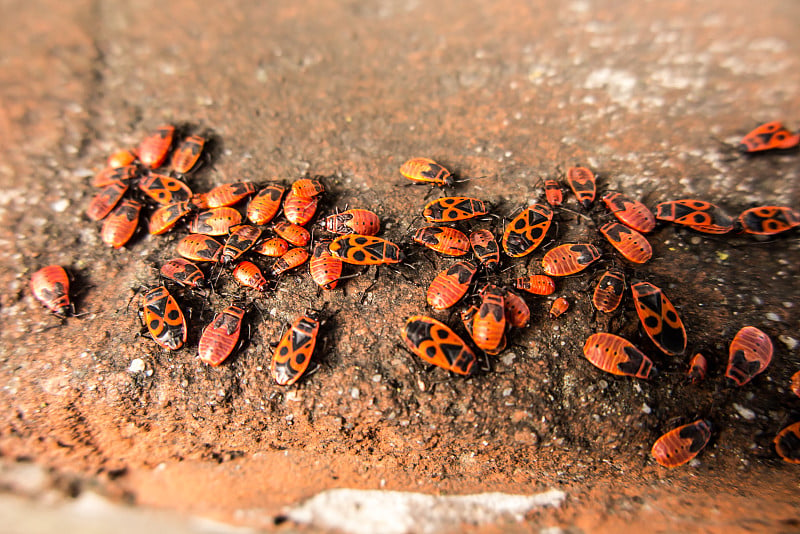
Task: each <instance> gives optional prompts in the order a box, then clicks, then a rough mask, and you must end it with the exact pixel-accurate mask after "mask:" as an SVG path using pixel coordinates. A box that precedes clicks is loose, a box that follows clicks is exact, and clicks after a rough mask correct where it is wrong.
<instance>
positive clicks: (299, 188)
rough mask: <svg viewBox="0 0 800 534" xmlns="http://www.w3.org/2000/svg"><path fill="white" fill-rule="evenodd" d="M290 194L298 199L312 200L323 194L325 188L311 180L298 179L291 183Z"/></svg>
mask: <svg viewBox="0 0 800 534" xmlns="http://www.w3.org/2000/svg"><path fill="white" fill-rule="evenodd" d="M291 192H292V193H294V194H295V195H297V196H298V197H303V198H313V197H315V196H317V195H321V194H322V193H324V192H325V186H324V185H323V183H322V182H320V181H319V180H315V179H313V178H300V179H299V180H295V181H294V182H293V183H292V191H291Z"/></svg>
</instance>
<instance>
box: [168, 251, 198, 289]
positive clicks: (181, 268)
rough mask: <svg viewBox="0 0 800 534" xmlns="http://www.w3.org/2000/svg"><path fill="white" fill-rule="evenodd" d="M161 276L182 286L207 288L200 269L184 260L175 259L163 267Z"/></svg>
mask: <svg viewBox="0 0 800 534" xmlns="http://www.w3.org/2000/svg"><path fill="white" fill-rule="evenodd" d="M161 275H162V276H164V277H166V278H169V279H170V280H172V281H174V282H177V283H178V284H180V285H182V286H184V285H185V286H189V287H205V286H206V280H205V276H204V275H203V271H201V270H200V267H198V266H197V265H195V264H194V263H192V262H190V261H189V260H185V259H183V258H173V259H171V260H168V261H167V262H165V263H164V265H162V266H161Z"/></svg>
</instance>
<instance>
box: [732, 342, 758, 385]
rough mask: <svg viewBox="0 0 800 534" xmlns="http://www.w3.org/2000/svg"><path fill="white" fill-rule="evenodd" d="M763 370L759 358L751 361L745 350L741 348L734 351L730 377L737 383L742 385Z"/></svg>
mask: <svg viewBox="0 0 800 534" xmlns="http://www.w3.org/2000/svg"><path fill="white" fill-rule="evenodd" d="M759 370H761V362H760V361H759V360H753V361H750V360H748V359H747V358H745V352H744V351H743V350H741V349H739V350H737V351H736V352H734V353H733V356H732V357H731V359H730V370H729V371H728V374H729V375H732V376H729V378H730V379H731V380H733V381H735V382H736V383H737V384H739V385H742V384H744V383H746V382H747V381H748V380H750V379H751V378H753V376H755V375H756V374H757V373H758V372H759Z"/></svg>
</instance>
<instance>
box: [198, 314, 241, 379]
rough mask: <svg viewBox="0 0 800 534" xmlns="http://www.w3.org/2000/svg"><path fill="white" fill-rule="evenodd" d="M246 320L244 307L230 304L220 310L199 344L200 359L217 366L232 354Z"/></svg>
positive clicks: (204, 331)
mask: <svg viewBox="0 0 800 534" xmlns="http://www.w3.org/2000/svg"><path fill="white" fill-rule="evenodd" d="M242 322H244V309H242V308H240V307H239V306H235V305H232V306H228V307H227V308H225V309H224V310H222V311H221V312H219V313H218V314H217V315H216V316H215V317H214V320H213V321H211V323H209V324H208V325H207V326H206V327H205V328H204V329H203V334H202V335H201V336H200V342H199V343H198V345H197V352H198V354H199V356H200V360H201V361H203V362H205V363H207V364H208V365H211V366H214V367H216V366H217V365H219V364H221V363H222V362H224V361H225V360H226V359H227V358H228V356H230V355H231V353H232V352H233V349H234V348H236V344H237V343H238V342H239V334H240V332H241V329H242Z"/></svg>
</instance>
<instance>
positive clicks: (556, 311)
mask: <svg viewBox="0 0 800 534" xmlns="http://www.w3.org/2000/svg"><path fill="white" fill-rule="evenodd" d="M568 309H569V301H568V300H567V299H565V298H564V297H558V298H557V299H556V300H554V301H553V305H552V306H550V318H551V319H555V318H556V317H560V316H561V315H562V314H563V313H564V312H565V311H567V310H568Z"/></svg>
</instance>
